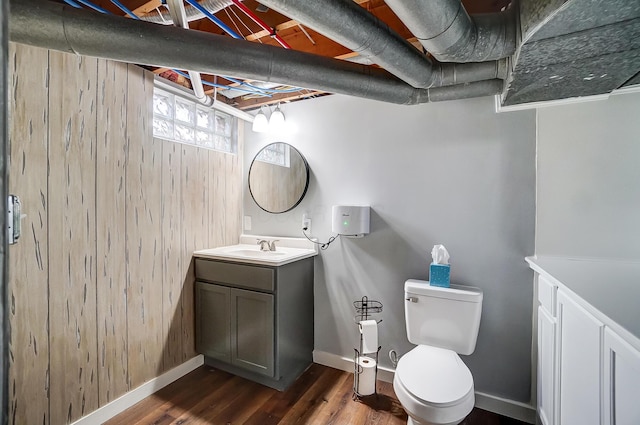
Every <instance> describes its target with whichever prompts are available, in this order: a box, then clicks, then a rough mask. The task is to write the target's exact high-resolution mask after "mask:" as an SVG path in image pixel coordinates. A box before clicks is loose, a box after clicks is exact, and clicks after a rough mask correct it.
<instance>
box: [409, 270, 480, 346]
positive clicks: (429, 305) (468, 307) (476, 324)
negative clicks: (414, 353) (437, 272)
mask: <svg viewBox="0 0 640 425" xmlns="http://www.w3.org/2000/svg"><path fill="white" fill-rule="evenodd" d="M404 295H405V297H404V298H405V302H404V313H405V322H406V325H407V338H409V341H410V342H411V343H412V344H416V345H431V346H434V347H440V348H445V349H448V350H453V351H455V352H456V353H459V354H465V355H466V354H471V353H473V351H474V350H475V348H476V340H477V337H478V329H479V328H480V315H481V313H482V290H481V289H479V288H474V287H472V286H461V285H451V287H450V288H442V287H438V286H430V285H429V282H428V281H425V280H416V279H409V280H407V281H406V282H405V284H404Z"/></svg>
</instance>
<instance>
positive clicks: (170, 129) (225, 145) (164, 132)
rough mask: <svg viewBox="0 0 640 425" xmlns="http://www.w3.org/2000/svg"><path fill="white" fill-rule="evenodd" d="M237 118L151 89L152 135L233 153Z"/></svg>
mask: <svg viewBox="0 0 640 425" xmlns="http://www.w3.org/2000/svg"><path fill="white" fill-rule="evenodd" d="M235 128H236V118H235V117H232V116H231V115H229V114H225V113H224V112H220V111H217V110H215V109H211V108H207V107H205V106H202V105H200V104H198V103H196V102H194V101H192V100H190V99H186V98H184V97H181V96H177V95H175V94H173V93H169V92H168V91H165V90H162V89H159V88H157V87H156V88H154V90H153V137H157V138H160V139H165V140H169V141H173V142H177V143H185V144H188V145H196V146H201V147H203V148H208V149H215V150H218V151H223V152H229V153H235V152H236V151H237V148H236V146H237V134H236V131H235Z"/></svg>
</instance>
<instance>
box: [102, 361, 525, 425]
mask: <svg viewBox="0 0 640 425" xmlns="http://www.w3.org/2000/svg"><path fill="white" fill-rule="evenodd" d="M352 390H353V374H351V373H348V372H343V371H339V370H336V369H332V368H329V367H326V366H321V365H318V364H313V365H311V367H309V369H307V371H306V372H305V373H304V374H303V375H302V376H301V377H300V378H299V379H298V380H297V381H296V382H294V384H293V385H292V386H291V387H290V388H289V389H288V390H287V391H284V392H279V391H276V390H274V389H271V388H267V387H265V386H262V385H259V384H256V383H254V382H251V381H248V380H246V379H242V378H240V377H237V376H233V375H231V374H228V373H226V372H222V371H220V370H216V369H213V368H211V367H208V366H202V367H200V368H198V369H196V370H195V371H193V372H191V373H190V374H188V375H186V376H184V377H183V378H181V379H179V380H178V381H176V382H174V383H173V384H171V385H169V386H167V387H165V388H163V389H162V390H160V391H158V392H157V393H155V394H154V395H152V396H150V397H148V398H146V399H145V400H143V401H141V402H140V403H138V404H136V405H135V406H133V407H131V408H130V409H128V410H126V411H124V412H122V413H121V414H119V415H118V416H116V417H114V418H113V419H111V420H110V421H108V422H106V424H107V425H125V424H126V425H136V424H154V425H169V424H172V425H405V424H406V423H407V414H406V413H405V412H404V410H403V409H402V406H401V405H400V403H399V402H398V400H397V399H396V396H395V394H394V392H393V385H392V384H390V383H388V382H378V385H377V390H378V394H377V395H374V396H370V397H363V398H362V399H361V400H358V401H354V400H353V399H352ZM461 425H525V424H524V423H523V422H519V421H516V420H514V419H509V418H505V417H501V416H499V415H496V414H493V413H490V412H486V411H484V410H480V409H474V410H473V412H472V413H471V414H470V415H469V416H468V417H467V418H466V419H465V420H464V421H463V422H462V424H461Z"/></svg>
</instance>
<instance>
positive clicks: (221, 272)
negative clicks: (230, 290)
mask: <svg viewBox="0 0 640 425" xmlns="http://www.w3.org/2000/svg"><path fill="white" fill-rule="evenodd" d="M196 278H197V279H202V280H208V281H210V282H219V283H226V284H228V285H231V286H236V287H240V288H247V289H256V290H259V291H269V292H273V291H274V290H275V285H274V270H273V269H268V268H265V267H255V266H248V265H244V264H232V263H223V262H219V261H211V260H204V259H201V258H196Z"/></svg>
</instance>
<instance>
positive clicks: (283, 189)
mask: <svg viewBox="0 0 640 425" xmlns="http://www.w3.org/2000/svg"><path fill="white" fill-rule="evenodd" d="M308 186H309V165H308V164H307V160H306V159H304V157H303V156H302V154H301V153H300V152H298V150H297V149H296V148H294V147H293V146H291V145H289V144H287V143H280V142H278V143H272V144H270V145H267V146H265V147H264V148H263V149H262V150H261V151H260V152H258V154H257V155H256V157H255V158H253V162H251V168H249V192H250V193H251V197H252V198H253V200H254V201H256V204H258V206H259V207H260V208H262V209H263V210H265V211H267V212H270V213H276V214H278V213H283V212H287V211H289V210H291V209H293V207H295V206H296V205H298V204H299V203H300V201H302V198H304V195H305V193H307V187H308Z"/></svg>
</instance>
